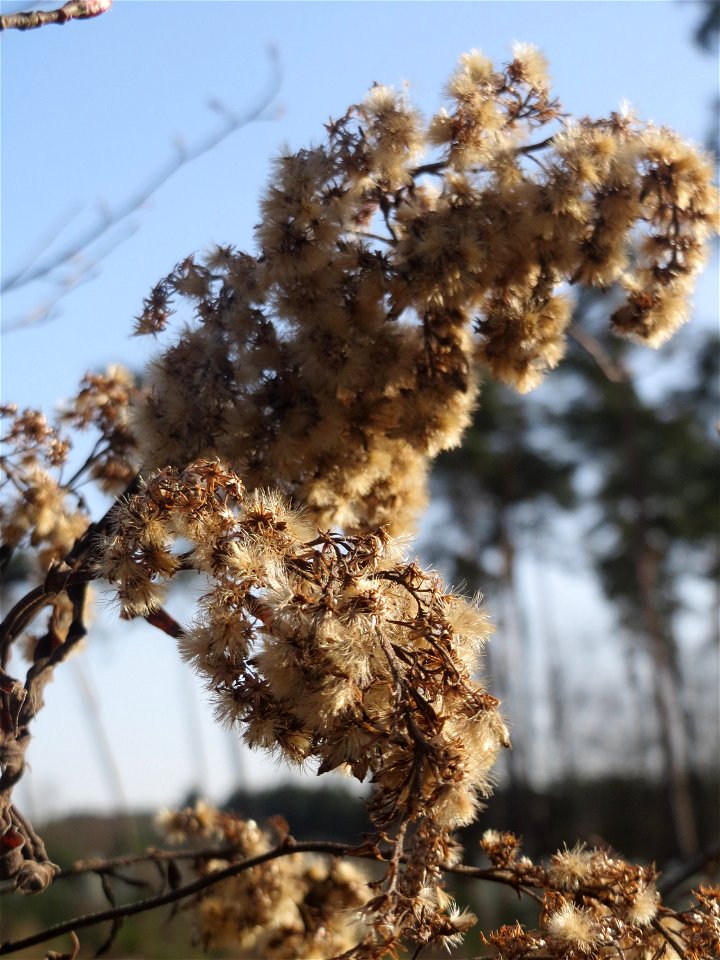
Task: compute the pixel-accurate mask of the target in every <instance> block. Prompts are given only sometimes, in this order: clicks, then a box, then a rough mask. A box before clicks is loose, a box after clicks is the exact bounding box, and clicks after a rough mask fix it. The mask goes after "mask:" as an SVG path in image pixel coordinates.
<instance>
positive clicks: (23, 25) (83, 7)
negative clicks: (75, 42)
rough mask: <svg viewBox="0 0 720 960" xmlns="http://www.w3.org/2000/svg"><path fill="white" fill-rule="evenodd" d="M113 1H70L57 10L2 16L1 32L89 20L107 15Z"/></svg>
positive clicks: (0, 22) (0, 19)
mask: <svg viewBox="0 0 720 960" xmlns="http://www.w3.org/2000/svg"><path fill="white" fill-rule="evenodd" d="M111 6H112V0H68V2H67V3H65V4H63V6H62V7H58V8H57V9H55V10H35V11H26V12H18V13H7V14H4V15H3V16H0V30H34V29H35V28H36V27H44V26H46V25H47V24H49V23H57V24H63V23H69V22H70V21H71V20H89V19H91V17H99V16H100V14H101V13H106V12H107V11H108V10H109V9H110V7H111Z"/></svg>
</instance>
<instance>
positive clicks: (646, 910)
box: [627, 883, 660, 927]
mask: <svg viewBox="0 0 720 960" xmlns="http://www.w3.org/2000/svg"><path fill="white" fill-rule="evenodd" d="M659 905H660V895H659V894H658V892H657V890H656V889H655V885H654V884H652V883H651V884H646V885H644V886H642V887H641V888H640V891H639V893H638V894H637V896H636V897H635V899H634V900H633V902H632V903H631V904H630V907H629V908H628V912H627V918H628V920H629V921H630V923H635V924H637V925H638V926H639V927H646V926H648V925H649V924H651V923H652V921H653V920H654V919H655V917H656V916H657V912H658V906H659Z"/></svg>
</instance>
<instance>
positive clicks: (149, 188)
mask: <svg viewBox="0 0 720 960" xmlns="http://www.w3.org/2000/svg"><path fill="white" fill-rule="evenodd" d="M269 58H270V64H271V75H270V81H269V85H268V89H267V90H266V91H265V92H264V93H263V94H262V95H261V97H260V98H259V100H258V102H257V103H256V104H255V105H254V106H252V107H250V109H248V110H247V111H246V112H244V113H235V112H233V111H230V110H229V109H227V108H224V109H223V112H222V118H223V122H222V124H221V126H220V127H219V128H218V129H217V130H216V131H215V132H214V133H212V134H209V135H208V136H206V137H205V138H204V139H202V140H200V141H199V142H198V143H197V144H195V146H193V147H189V148H185V147H184V148H183V149H178V150H176V152H175V155H174V156H173V157H171V158H170V159H169V160H168V161H167V162H166V163H165V164H164V165H163V166H162V167H160V169H159V170H158V171H157V172H156V173H155V174H153V175H152V176H151V177H150V178H149V179H148V181H147V182H146V183H145V184H143V185H142V186H141V187H140V188H139V189H138V190H137V191H136V192H135V193H133V194H131V195H130V196H129V197H127V198H126V199H125V200H124V201H123V202H122V203H120V204H119V205H118V206H117V207H116V208H115V209H114V210H110V211H108V212H107V213H106V214H105V215H104V216H103V217H102V219H101V220H100V221H99V222H96V223H94V224H92V225H91V226H90V227H88V229H87V230H85V232H84V233H82V234H81V235H80V236H79V237H77V238H76V239H75V240H73V241H72V242H71V243H69V244H67V245H66V246H64V247H63V248H62V249H60V250H59V251H58V252H57V253H56V254H54V255H53V256H52V257H50V258H49V259H46V260H44V261H42V262H40V263H38V264H37V265H36V266H35V267H34V268H33V269H30V270H29V269H28V268H27V265H24V266H23V267H21V268H20V269H19V270H17V271H16V272H15V273H14V274H12V275H11V276H9V277H7V278H6V279H5V280H3V281H2V284H1V285H0V292H2V293H9V292H11V291H12V290H19V289H20V288H22V287H25V286H27V285H29V284H31V283H34V282H35V281H36V280H41V279H42V278H44V277H47V276H48V275H49V274H51V273H53V272H54V271H55V270H57V269H58V268H60V267H62V266H64V265H66V264H67V263H69V262H70V261H72V260H74V259H76V258H77V257H79V256H80V255H81V254H83V253H84V252H85V251H86V250H87V248H88V247H89V246H90V245H91V244H93V243H95V242H96V241H97V240H99V239H100V238H101V237H103V236H105V235H106V234H107V233H108V231H110V230H111V229H113V228H115V227H116V226H118V224H120V223H122V222H123V221H124V220H126V219H127V218H128V217H129V216H131V215H132V214H133V213H136V212H137V211H138V210H139V209H140V208H141V207H143V206H144V205H145V204H146V203H147V202H148V200H149V199H150V198H151V197H152V196H153V195H154V194H155V193H157V192H158V190H160V188H161V187H163V186H164V185H165V184H166V183H167V182H168V181H169V180H170V179H171V178H172V177H174V176H175V174H176V173H177V172H178V171H179V170H181V169H182V168H183V167H186V166H187V165H188V164H190V163H193V162H194V161H195V160H198V159H199V158H200V157H202V156H204V155H205V154H206V153H210V152H211V151H212V150H214V149H215V147H217V146H218V145H219V144H220V143H222V142H223V141H224V140H226V139H227V138H228V137H229V136H231V135H232V134H233V133H236V132H237V131H238V130H240V129H242V128H243V127H245V126H248V124H250V123H253V122H254V121H258V120H261V119H263V114H265V112H266V110H267V108H268V107H269V106H270V104H271V103H272V102H273V100H274V99H275V97H276V96H277V93H278V91H279V89H280V85H281V81H282V72H281V69H280V63H279V59H278V56H277V53H276V52H275V51H274V50H273V49H272V48H271V49H270V50H269ZM216 112H218V111H217V109H216ZM15 326H17V324H15Z"/></svg>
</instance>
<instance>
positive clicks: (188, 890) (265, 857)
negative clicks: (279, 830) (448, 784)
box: [0, 839, 538, 956]
mask: <svg viewBox="0 0 720 960" xmlns="http://www.w3.org/2000/svg"><path fill="white" fill-rule="evenodd" d="M213 852H216V853H218V854H219V855H221V856H222V854H223V852H224V853H225V854H227V853H228V852H229V851H228V849H227V848H220V850H218V851H211V850H198V851H191V850H183V851H177V852H175V853H173V852H172V851H146V853H145V854H143V855H141V856H138V857H132V856H131V857H117V858H115V859H113V860H107V861H87V862H82V861H81V862H80V863H78V864H76V865H75V866H74V867H72V868H71V869H70V870H69V871H65V872H64V873H63V874H62V876H65V877H70V876H77V875H78V874H81V873H86V872H90V871H95V872H100V871H102V870H104V869H106V868H108V869H109V868H111V867H114V866H123V865H125V866H126V865H129V864H131V863H139V862H141V861H143V860H146V861H152V860H155V861H157V860H160V859H163V860H172V859H192V858H197V857H200V856H202V857H205V856H209V855H210V854H211V853H213ZM296 853H317V854H324V855H326V856H331V857H354V858H358V859H364V860H375V861H377V860H378V859H379V860H385V862H387V861H386V859H385V858H384V857H382V856H381V855H379V854H378V853H377V852H375V853H371V852H367V851H366V850H361V849H358V848H355V847H351V846H348V845H346V844H343V843H335V842H332V841H317V842H314V841H310V842H300V843H298V842H295V841H294V840H291V839H289V840H286V841H285V842H284V843H281V844H280V845H278V846H277V847H275V848H273V849H272V850H268V851H267V853H263V854H260V855H259V856H257V857H251V858H250V859H248V860H242V861H240V862H239V863H232V864H230V865H229V866H228V867H225V868H224V869H222V870H214V871H212V873H209V874H207V875H206V876H204V877H200V878H199V879H197V880H193V881H191V882H190V883H187V884H185V885H184V886H181V887H177V888H176V889H174V890H170V891H167V892H166V893H162V894H158V895H157V896H154V897H147V898H145V899H143V900H136V901H135V902H134V903H126V904H121V905H120V906H116V907H110V908H108V909H107V910H99V911H96V912H95V913H88V914H85V915H84V916H80V917H75V918H73V919H71V920H65V921H63V922H62V923H57V924H54V925H53V926H52V927H48V928H47V929H46V930H42V931H40V932H39V933H35V934H32V935H31V936H29V937H23V938H22V939H20V940H6V941H5V942H4V943H2V944H0V956H5V955H7V954H8V953H13V952H15V951H16V950H25V949H27V948H28V947H33V946H36V945H37V944H39V943H46V942H47V941H48V940H53V939H55V937H59V936H62V935H63V934H65V933H70V932H71V931H73V930H80V929H82V928H83V927H92V926H95V925H97V924H99V923H106V922H107V921H116V920H117V919H118V918H126V917H131V916H134V915H135V914H138V913H146V912H147V911H149V910H156V909H157V908H158V907H162V906H166V905H167V904H171V903H177V902H178V901H180V900H184V899H185V898H186V897H190V896H193V895H194V894H197V893H201V892H202V891H203V890H207V889H208V888H209V887H212V886H214V885H215V884H218V883H222V881H223V880H228V879H230V878H231V877H236V876H239V875H240V874H241V873H244V872H245V871H247V870H252V869H253V868H254V867H258V866H260V865H261V864H263V863H268V862H269V861H271V860H276V859H277V858H278V857H286V856H292V855H293V854H296ZM443 869H444V871H445V872H446V873H454V874H458V875H462V876H472V877H474V878H477V879H483V880H489V881H491V882H497V883H503V884H507V885H510V886H513V887H514V888H515V889H516V890H518V892H522V893H525V894H527V895H529V896H533V897H534V894H532V893H531V891H529V890H528V889H526V886H525V885H520V884H518V883H517V882H516V881H513V880H511V879H510V877H509V875H508V874H507V873H504V872H503V871H495V870H493V869H489V870H482V869H476V868H474V867H463V866H460V865H458V866H454V867H444V868H443ZM535 899H538V898H535Z"/></svg>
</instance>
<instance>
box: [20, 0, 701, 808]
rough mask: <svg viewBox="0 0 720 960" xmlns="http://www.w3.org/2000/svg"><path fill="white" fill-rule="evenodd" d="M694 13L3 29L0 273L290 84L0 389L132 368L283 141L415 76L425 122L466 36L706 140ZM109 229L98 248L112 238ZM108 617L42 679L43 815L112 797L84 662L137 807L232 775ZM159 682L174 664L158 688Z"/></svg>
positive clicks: (473, 11) (309, 135)
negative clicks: (86, 698) (170, 295)
mask: <svg viewBox="0 0 720 960" xmlns="http://www.w3.org/2000/svg"><path fill="white" fill-rule="evenodd" d="M2 7H3V10H4V11H7V10H9V9H16V8H17V4H15V3H13V4H2ZM699 16H700V9H699V7H698V5H697V4H695V3H691V2H671V0H667V2H653V0H638V2H609V0H606V2H592V0H571V2H559V0H558V2H507V0H506V2H467V3H456V2H451V0H447V2H427V3H418V2H373V3H366V2H315V3H307V2H262V3H255V2H246V3H245V2H234V0H226V2H202V3H201V2H198V0H187V2H179V0H162V2H160V0H153V2H151V0H115V4H114V5H113V8H112V10H111V12H110V13H108V14H106V15H104V16H102V17H100V18H98V19H96V20H94V21H87V22H76V23H71V24H68V25H66V26H64V27H62V28H59V27H54V26H50V27H46V28H43V29H40V30H36V31H32V32H29V33H26V34H21V33H18V32H8V33H7V34H5V35H3V37H2V131H1V132H2V155H1V160H2V235H1V239H2V249H1V253H2V274H3V276H7V275H8V274H11V273H12V272H14V271H15V270H16V269H18V268H19V267H21V266H23V265H25V264H26V263H27V262H28V259H29V257H30V256H31V254H32V251H33V250H35V249H37V247H38V243H39V242H40V241H41V240H42V239H43V237H46V236H47V235H48V234H50V235H52V233H53V231H54V230H55V229H56V225H57V224H59V223H63V222H64V221H65V220H66V219H67V218H68V216H69V213H71V212H72V211H77V212H76V215H75V216H74V218H73V219H72V221H71V222H70V224H69V226H68V228H67V230H65V231H63V232H62V233H61V234H60V235H59V236H57V237H56V239H55V246H50V247H49V248H48V249H47V251H46V254H47V255H51V254H52V252H53V250H55V249H58V248H59V247H60V246H63V245H64V244H65V243H66V242H68V241H71V240H72V238H73V236H74V235H75V234H76V233H77V232H80V231H82V230H83V229H84V228H86V227H87V226H88V225H90V224H92V223H93V222H95V220H96V218H97V216H98V209H99V208H100V206H101V205H105V206H106V207H108V208H109V209H111V210H112V209H114V208H115V207H116V206H118V205H119V204H121V203H122V202H123V201H124V200H125V199H126V198H127V197H128V196H129V195H131V194H132V193H134V192H135V191H136V190H137V189H138V188H139V187H140V186H142V185H143V183H144V182H145V181H146V180H147V179H148V177H149V176H151V175H152V174H153V173H154V172H155V171H156V170H157V169H158V168H159V167H161V166H162V165H163V164H164V163H166V162H167V161H168V159H169V158H171V157H172V155H173V151H174V150H176V149H177V147H176V146H175V141H176V139H177V138H182V139H183V140H184V141H185V142H186V143H187V144H188V145H189V146H193V145H194V144H195V143H197V142H199V141H201V140H202V139H203V138H204V137H205V136H207V135H208V134H210V133H211V132H212V131H213V130H214V129H216V128H217V126H218V125H219V120H218V117H217V115H216V114H214V113H213V112H212V110H211V109H210V108H209V106H208V102H209V101H211V100H213V99H215V100H219V101H221V102H222V103H223V104H225V105H226V106H227V107H228V108H229V109H231V110H234V111H237V112H242V111H244V110H246V109H247V108H249V107H251V106H252V105H253V104H254V103H255V102H256V101H257V100H258V98H259V96H260V95H261V94H262V91H263V90H264V89H265V88H266V86H267V83H268V79H269V75H270V66H269V61H268V56H267V48H268V45H273V46H274V47H275V48H276V50H277V54H278V58H279V63H280V65H281V68H282V85H281V89H280V92H279V94H278V96H277V98H276V101H275V102H274V104H273V106H272V107H271V108H269V110H268V118H267V119H266V120H264V121H262V122H258V123H254V124H252V125H250V126H248V127H246V128H244V129H242V130H240V131H238V132H237V133H235V134H234V135H233V136H232V137H231V138H229V139H228V140H226V141H225V142H223V143H222V144H221V145H220V146H219V147H218V148H217V149H216V150H214V151H213V152H212V153H210V154H208V155H206V156H204V157H202V158H201V159H200V160H198V161H197V162H195V163H193V164H190V165H187V166H185V167H183V168H182V169H181V170H180V171H179V173H178V174H177V175H176V176H175V177H173V179H172V180H170V181H169V182H167V183H166V184H165V185H164V186H163V187H162V188H161V189H160V190H159V191H158V192H157V194H155V195H154V196H153V198H152V199H151V201H150V202H149V203H148V204H147V206H146V207H145V208H144V209H143V210H141V211H139V212H138V213H137V214H136V215H134V216H132V217H131V218H130V220H129V222H128V227H129V228H131V229H132V230H133V231H134V232H133V233H132V235H131V236H129V237H125V238H124V239H123V237H124V233H123V231H122V230H119V231H115V232H111V233H110V235H109V237H108V238H107V240H106V241H104V242H103V244H102V245H101V246H100V248H99V250H94V249H92V248H91V250H90V251H89V254H88V257H87V259H86V260H85V261H84V262H81V263H79V264H73V266H72V270H71V271H70V272H74V273H79V274H80V275H83V271H84V270H85V268H86V267H87V265H88V261H92V260H93V259H94V258H95V257H96V256H98V255H99V256H100V262H99V263H98V264H97V267H95V268H93V269H92V270H91V279H86V282H84V283H82V284H81V285H78V286H77V287H75V288H74V289H73V290H71V291H70V292H69V293H68V294H67V295H66V296H64V297H63V298H62V299H61V300H60V301H59V302H58V306H57V314H56V315H54V316H53V319H51V320H50V321H49V322H46V323H43V324H40V325H36V326H32V325H31V326H27V327H24V328H22V329H19V330H16V331H15V332H11V333H8V334H7V335H5V336H4V337H3V342H2V397H3V399H5V400H10V399H12V400H15V401H17V402H18V403H20V404H21V405H31V404H32V405H36V406H42V407H44V408H46V409H52V408H53V407H54V406H55V405H56V404H57V403H58V401H60V400H61V399H62V397H63V396H67V395H68V394H69V393H71V392H72V390H73V388H74V386H75V384H76V383H77V382H78V380H79V379H80V377H81V376H82V375H83V373H84V372H85V371H86V370H87V369H89V368H98V367H102V366H104V365H106V364H107V363H109V362H116V361H119V362H124V363H126V364H128V365H130V366H133V367H135V368H141V367H142V366H143V365H144V363H145V362H146V360H147V358H148V356H149V355H150V354H151V353H152V349H153V345H152V344H151V343H149V342H148V340H146V339H142V340H135V339H132V338H131V337H130V336H129V333H130V329H131V324H132V317H133V315H134V314H136V313H137V312H138V311H139V309H140V307H141V303H142V300H143V297H144V296H146V295H147V293H148V292H149V290H150V288H151V286H152V285H153V284H154V283H155V282H156V281H157V280H158V279H159V277H160V276H162V275H163V274H164V273H166V272H167V271H169V270H170V269H171V268H172V267H173V265H174V264H175V263H176V262H177V261H178V260H180V259H182V258H184V257H185V256H186V255H188V254H189V253H193V252H195V251H201V250H203V249H206V248H207V247H208V246H209V245H210V244H212V243H213V242H221V243H232V244H235V245H236V246H239V247H241V248H246V249H252V247H253V237H252V228H253V224H254V223H255V222H256V220H257V216H258V214H257V201H258V195H259V193H260V192H261V190H262V189H263V186H264V183H265V181H266V178H267V175H268V172H269V163H270V160H271V158H272V156H273V155H274V154H275V152H276V151H277V149H278V147H279V146H280V145H281V144H283V143H289V144H290V145H291V146H292V147H295V148H297V147H300V146H303V145H307V144H309V143H311V142H313V140H318V139H320V137H321V136H322V133H323V129H322V124H323V123H324V122H326V121H327V119H328V117H329V116H330V115H333V116H338V115H339V114H342V113H343V112H344V111H345V109H346V108H347V106H348V105H349V104H350V103H352V102H354V101H356V100H358V99H359V98H361V97H362V96H363V94H364V92H365V90H366V89H367V88H368V87H369V86H370V85H371V83H372V82H373V81H378V82H383V83H389V84H394V85H398V84H401V83H403V82H405V81H407V82H408V83H409V84H410V89H411V96H412V97H413V99H414V100H415V102H416V104H417V105H418V106H419V107H420V108H421V109H422V110H423V111H424V112H425V113H426V114H430V113H432V112H433V111H434V110H435V109H437V107H438V106H439V105H440V103H441V89H442V85H443V83H444V82H445V80H446V79H447V77H448V76H449V74H450V72H451V71H452V70H453V68H454V65H455V63H456V61H457V58H458V57H459V55H460V54H461V53H463V52H464V51H466V50H469V49H471V48H473V47H476V48H480V49H482V50H483V51H484V52H485V53H487V54H489V55H490V56H491V57H493V58H494V59H495V60H496V61H498V62H501V61H503V60H505V59H507V58H508V56H509V53H510V47H511V44H512V42H513V41H515V40H520V41H527V42H532V43H534V44H536V45H537V46H538V47H540V48H541V49H542V50H543V51H544V53H545V54H546V55H547V57H548V59H549V61H550V65H551V74H552V77H553V80H554V85H555V91H556V93H557V94H558V96H559V97H560V99H561V101H562V103H563V105H564V107H565V108H566V109H567V110H568V111H570V112H572V113H576V114H579V115H592V116H599V115H606V114H607V113H609V112H610V111H611V110H614V109H617V108H618V107H619V106H620V104H621V103H622V102H623V101H628V102H629V103H630V104H631V105H632V106H633V107H634V108H635V109H636V111H637V113H638V114H639V115H640V116H641V117H643V118H645V119H652V120H655V121H656V122H658V123H666V124H668V125H670V126H672V127H674V128H675V129H676V130H678V131H679V132H680V133H681V134H683V135H684V136H686V137H688V138H690V139H693V140H695V141H697V142H701V141H703V140H704V138H705V136H706V133H707V128H708V126H709V124H710V101H711V98H712V96H713V93H714V91H715V90H716V87H717V59H716V58H713V57H711V56H708V55H703V54H702V53H701V52H700V51H698V50H697V48H696V47H694V46H693V44H692V42H691V38H692V32H693V30H694V27H695V25H696V23H697V21H698V19H699ZM115 241H118V242H117V246H114V248H113V249H112V250H111V252H110V253H108V254H107V255H105V254H104V253H103V251H104V249H105V244H106V243H108V242H110V243H114V242H115ZM120 241H122V242H120ZM62 276H64V275H63V274H61V277H62ZM716 285H717V266H716V265H715V266H714V267H713V268H712V269H711V270H709V271H708V273H707V274H706V276H705V278H704V279H703V281H702V282H701V284H700V286H699V289H698V295H697V305H698V311H699V313H700V314H702V315H704V316H706V317H710V318H712V317H713V316H715V314H716ZM58 289H59V288H58V286H57V283H56V282H48V283H37V284H32V285H30V286H28V287H27V288H24V289H23V290H21V291H19V292H17V293H14V294H11V295H8V296H7V297H6V298H5V300H4V302H3V304H2V316H3V325H8V324H11V325H12V324H14V323H16V322H17V321H18V320H22V319H23V318H24V317H26V316H27V315H28V314H29V313H31V312H32V311H33V310H35V309H36V308H37V307H38V306H39V305H41V304H43V303H45V302H48V301H51V300H53V299H54V298H55V297H56V295H57V291H58ZM591 616H592V615H590V617H591ZM112 623H113V621H112V616H111V615H110V614H108V613H107V612H106V611H103V610H101V611H100V617H99V629H98V631H97V635H93V636H92V637H91V640H90V646H89V650H88V653H87V655H86V656H85V658H84V660H83V663H82V665H81V666H80V667H78V668H68V669H67V670H66V672H65V674H64V675H63V672H62V671H60V672H59V675H58V678H57V680H56V681H55V683H54V684H53V685H52V687H51V688H50V690H49V693H48V697H47V701H48V702H47V708H46V710H45V711H44V712H43V715H42V716H41V718H40V719H39V720H38V724H37V730H36V734H37V741H36V743H35V744H34V745H33V747H32V753H31V756H30V759H31V761H32V764H33V768H34V769H33V773H32V776H31V778H30V781H29V783H30V785H31V788H32V802H33V803H35V804H36V805H37V806H38V807H39V808H40V811H41V812H47V811H49V810H60V809H64V808H66V807H70V806H78V805H82V806H106V805H108V804H109V803H110V802H111V799H110V785H109V783H108V781H107V778H105V779H104V778H103V773H102V770H101V768H100V766H99V764H98V763H97V762H96V758H95V753H94V751H95V745H94V744H93V742H92V741H91V740H90V738H89V736H88V733H87V730H86V717H85V714H84V713H83V710H82V708H81V705H80V704H81V702H82V696H81V691H82V689H83V683H84V680H83V678H82V676H81V675H80V674H78V672H77V671H78V670H84V671H86V674H87V676H86V679H87V678H89V679H90V681H91V684H92V688H93V689H94V691H95V697H96V699H97V701H98V703H100V704H101V712H102V716H103V722H104V723H105V724H106V726H107V728H108V730H109V732H110V734H111V735H112V734H113V731H115V732H117V731H118V730H122V731H123V735H122V738H121V741H122V742H121V743H120V744H119V745H118V747H117V750H116V761H117V764H118V766H119V767H120V768H121V770H122V775H123V781H124V783H125V790H126V792H127V794H128V796H129V797H130V800H131V802H132V803H134V804H153V805H158V804H163V803H172V802H175V801H176V800H177V798H178V796H179V795H180V794H181V793H182V791H183V790H184V789H185V788H186V787H188V786H191V785H192V781H193V778H194V776H195V775H196V774H197V773H198V771H202V770H203V769H206V770H209V771H210V775H209V788H210V791H211V792H212V793H213V794H215V795H221V794H222V793H223V791H225V790H226V789H227V788H228V787H229V785H230V783H231V782H232V779H233V776H234V775H235V774H234V769H233V763H231V762H230V761H229V760H228V757H229V753H228V751H229V747H228V742H227V740H226V739H225V738H223V737H222V736H220V735H218V734H216V733H215V732H214V730H213V728H212V725H211V723H210V720H209V718H207V717H206V716H205V715H204V714H203V709H204V708H203V705H202V704H201V703H199V702H198V696H197V694H196V693H195V692H194V688H193V687H192V681H191V680H189V678H188V677H187V676H185V675H184V674H183V672H182V671H183V669H184V668H182V667H180V666H179V665H178V664H177V660H176V656H175V653H174V651H173V650H172V644H171V642H170V641H169V640H167V638H165V637H162V636H160V635H155V634H153V632H152V631H150V630H149V629H147V628H146V629H136V628H130V629H128V628H127V627H126V626H124V625H123V627H122V628H121V630H120V631H119V630H118V629H117V628H114V629H113V627H112ZM158 675H159V676H162V677H164V678H165V680H164V682H163V683H162V684H161V690H160V691H159V692H158V691H157V689H156V688H157V683H156V677H157V676H158ZM205 713H207V711H205ZM179 714H182V716H181V717H180V719H179V720H178V715H179ZM59 718H62V723H59V722H58V720H59ZM138 742H139V743H142V744H144V747H143V748H142V749H138V746H137V745H138ZM200 752H202V753H203V754H204V755H205V758H204V760H203V761H202V762H199V761H198V754H199V753H200ZM233 762H234V761H233ZM243 763H244V769H245V771H246V773H247V775H248V777H249V778H250V783H252V784H257V783H260V782H263V781H265V780H267V778H268V777H272V776H275V773H274V768H273V767H272V765H268V764H264V765H257V764H256V761H255V760H254V759H252V760H248V759H247V758H245V759H244V761H243Z"/></svg>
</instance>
